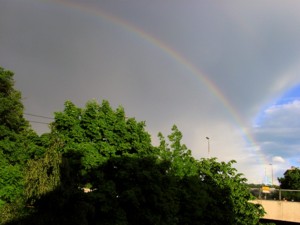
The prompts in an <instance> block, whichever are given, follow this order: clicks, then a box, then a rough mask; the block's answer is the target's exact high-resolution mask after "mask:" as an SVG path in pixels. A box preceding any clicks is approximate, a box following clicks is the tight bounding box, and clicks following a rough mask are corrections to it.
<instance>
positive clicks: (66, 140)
mask: <svg viewBox="0 0 300 225" xmlns="http://www.w3.org/2000/svg"><path fill="white" fill-rule="evenodd" d="M0 81H1V83H0V91H1V93H0V101H1V102H0V105H3V106H5V107H6V108H5V110H2V108H1V110H0V115H1V116H2V115H3V118H2V117H0V163H1V168H0V224H7V225H8V224H11V225H17V224H19V225H20V224H26V225H27V224H30V225H32V224H45V225H47V224H55V225H57V224H58V225H59V224H62V225H64V224H74V225H76V224H78V225H79V224H80V225H88V224H96V225H97V224H99V225H109V224H119V225H129V224H130V225H134V224H145V225H148V224H149V225H152V224H153V225H154V224H155V225H167V224H168V225H169V224H171V225H188V224H195V225H197V224H199V225H200V224H204V225H205V224H216V225H217V224H245V225H246V224H247V225H248V224H253V225H254V224H257V223H258V221H259V218H260V217H261V216H262V215H263V209H262V208H261V207H260V206H259V205H254V204H252V203H249V200H250V199H251V198H252V196H251V194H250V192H249V190H248V187H247V185H246V179H245V178H244V177H243V175H242V174H239V173H238V172H237V170H236V169H235V168H234V167H233V164H234V163H235V161H234V160H232V161H230V162H227V163H226V162H218V161H217V159H216V158H209V159H207V158H206V159H204V158H203V159H199V160H198V159H195V158H194V157H193V156H192V151H191V150H190V149H188V148H187V146H186V145H184V144H183V143H182V133H181V132H180V130H179V129H178V127H177V126H176V125H174V126H173V127H172V129H171V134H170V135H168V136H167V138H165V137H164V136H163V134H162V133H159V134H158V136H159V140H160V144H159V146H154V145H153V144H152V143H151V136H150V134H149V133H148V132H147V131H146V129H145V128H146V127H145V122H138V121H136V120H135V119H134V118H128V117H126V114H125V111H124V109H123V107H118V108H117V109H113V108H112V107H111V106H110V104H109V102H108V101H106V100H104V101H102V103H101V104H99V103H98V102H97V101H95V100H92V101H89V102H87V103H86V105H85V106H84V107H83V108H80V107H78V106H76V105H75V104H74V103H73V102H71V101H66V102H65V107H64V109H63V111H61V112H56V113H54V115H55V119H54V122H53V123H52V124H51V125H50V127H51V132H50V133H48V134H43V135H41V136H38V135H36V134H35V133H34V131H32V130H31V128H30V126H29V123H28V122H27V121H26V120H25V119H24V117H23V108H24V107H23V105H22V102H21V94H20V92H18V91H16V90H15V89H14V86H13V83H14V81H13V73H11V72H9V71H6V70H4V69H1V70H0ZM2 81H3V82H2ZM85 190H88V191H87V192H86V191H85Z"/></svg>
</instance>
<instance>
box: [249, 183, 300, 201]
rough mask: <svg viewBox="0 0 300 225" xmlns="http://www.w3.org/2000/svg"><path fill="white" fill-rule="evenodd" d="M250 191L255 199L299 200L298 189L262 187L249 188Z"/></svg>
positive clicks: (299, 191)
mask: <svg viewBox="0 0 300 225" xmlns="http://www.w3.org/2000/svg"><path fill="white" fill-rule="evenodd" d="M250 192H251V193H252V195H254V196H255V197H256V198H257V199H264V200H277V201H292V202H300V190H289V189H275V188H269V187H262V188H251V190H250Z"/></svg>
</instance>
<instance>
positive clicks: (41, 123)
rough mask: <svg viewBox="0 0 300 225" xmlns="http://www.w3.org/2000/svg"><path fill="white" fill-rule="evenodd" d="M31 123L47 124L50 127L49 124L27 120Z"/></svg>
mask: <svg viewBox="0 0 300 225" xmlns="http://www.w3.org/2000/svg"><path fill="white" fill-rule="evenodd" d="M27 121H28V122H30V123H41V124H47V125H49V123H44V122H39V121H34V120H27Z"/></svg>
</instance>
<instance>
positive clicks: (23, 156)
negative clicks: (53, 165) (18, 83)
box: [0, 67, 39, 208]
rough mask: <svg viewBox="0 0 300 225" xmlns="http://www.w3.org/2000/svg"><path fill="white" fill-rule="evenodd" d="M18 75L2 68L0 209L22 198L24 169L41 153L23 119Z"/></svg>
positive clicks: (34, 135)
mask: <svg viewBox="0 0 300 225" xmlns="http://www.w3.org/2000/svg"><path fill="white" fill-rule="evenodd" d="M13 76H14V74H13V73H12V72H10V71H8V70H5V69H3V68H1V67H0V163H1V167H0V208H1V207H2V206H3V205H5V204H6V203H12V202H13V201H15V200H16V199H17V198H20V196H21V194H22V190H23V185H24V182H23V176H24V173H23V172H24V168H25V166H26V162H27V160H28V159H30V158H32V157H34V155H35V152H36V151H37V150H38V149H39V147H37V146H36V145H35V144H34V139H35V138H37V135H36V134H35V132H33V131H32V130H31V128H30V126H29V123H28V121H26V120H25V118H24V117H23V110H24V106H23V104H22V101H21V93H20V92H19V91H17V90H16V89H15V88H14V79H13Z"/></svg>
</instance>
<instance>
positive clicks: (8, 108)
mask: <svg viewBox="0 0 300 225" xmlns="http://www.w3.org/2000/svg"><path fill="white" fill-rule="evenodd" d="M13 76H14V74H13V73H12V72H10V71H8V70H4V69H3V68H1V67H0V140H3V139H4V138H5V137H10V136H11V135H12V134H13V133H20V132H22V131H23V130H26V129H27V128H28V122H27V121H26V120H25V119H24V117H23V109H24V106H23V104H22V102H21V93H20V92H19V91H17V90H15V89H14V80H13Z"/></svg>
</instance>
